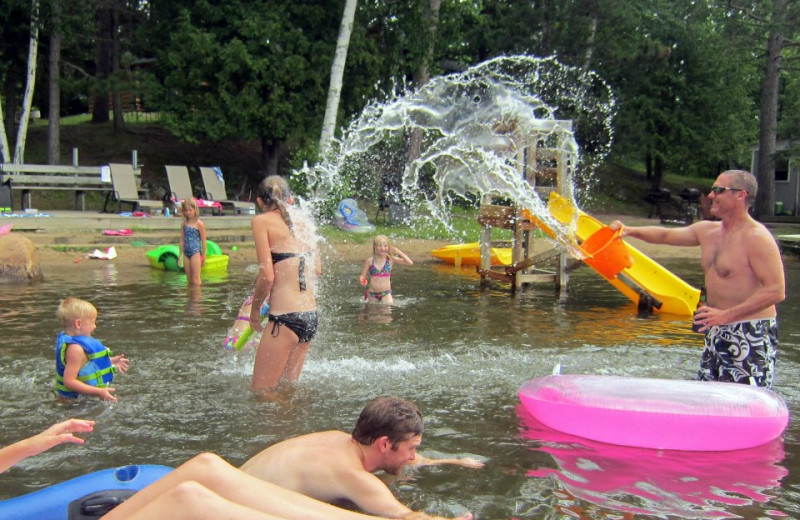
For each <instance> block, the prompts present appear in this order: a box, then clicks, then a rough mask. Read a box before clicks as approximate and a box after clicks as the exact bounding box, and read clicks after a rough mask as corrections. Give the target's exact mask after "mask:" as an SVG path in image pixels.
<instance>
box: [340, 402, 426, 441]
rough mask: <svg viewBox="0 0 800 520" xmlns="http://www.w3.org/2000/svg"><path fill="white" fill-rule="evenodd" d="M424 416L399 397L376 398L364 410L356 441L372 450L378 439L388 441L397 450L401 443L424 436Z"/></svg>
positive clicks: (357, 425) (357, 428)
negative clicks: (415, 436)
mask: <svg viewBox="0 0 800 520" xmlns="http://www.w3.org/2000/svg"><path fill="white" fill-rule="evenodd" d="M423 429H424V426H423V423H422V413H420V411H419V409H417V407H416V406H415V405H414V403H411V402H409V401H406V400H405V399H401V398H399V397H392V396H381V397H376V398H375V399H373V400H372V401H370V402H369V403H367V405H366V406H365V407H364V409H363V410H362V411H361V415H359V417H358V420H357V421H356V425H355V428H353V433H352V436H353V439H355V440H356V442H358V443H359V444H363V445H365V446H369V445H370V444H372V443H373V442H374V441H375V440H376V439H379V438H381V437H384V436H386V437H388V438H389V440H390V441H391V442H392V447H393V448H394V447H395V446H396V445H397V443H398V442H402V441H405V440H408V439H409V438H411V437H413V436H414V435H422V431H423Z"/></svg>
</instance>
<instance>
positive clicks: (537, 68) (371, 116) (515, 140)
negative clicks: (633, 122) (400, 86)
mask: <svg viewBox="0 0 800 520" xmlns="http://www.w3.org/2000/svg"><path fill="white" fill-rule="evenodd" d="M613 112H614V98H613V95H612V93H611V90H610V88H609V87H608V86H607V85H606V84H605V83H604V82H603V81H602V80H601V79H600V78H599V77H598V76H597V75H596V74H595V73H593V72H587V71H583V70H581V69H577V68H574V67H569V66H567V65H563V64H561V63H559V62H558V61H557V60H556V59H554V58H544V59H543V58H536V57H532V56H510V57H499V58H495V59H492V60H489V61H486V62H483V63H481V64H479V65H476V66H474V67H472V68H470V69H468V70H466V71H464V72H461V73H457V74H452V75H448V76H440V77H437V78H434V79H432V80H431V81H430V82H429V83H428V84H427V85H425V86H423V87H422V88H420V89H418V90H413V91H404V92H401V93H397V94H395V95H393V96H392V97H391V98H390V99H388V100H387V101H384V102H379V101H374V102H372V103H370V104H369V105H368V106H367V107H366V108H365V109H364V110H363V111H362V113H361V114H360V116H359V117H358V118H356V119H355V120H353V121H352V122H351V123H350V124H349V125H348V127H347V129H346V130H345V132H344V134H343V136H342V138H341V139H339V140H334V142H333V144H332V145H331V148H330V149H329V152H328V154H327V155H326V156H325V157H324V158H323V159H322V161H321V162H320V163H319V164H318V165H316V166H315V167H314V168H313V169H312V168H307V167H306V168H303V170H301V171H300V172H298V173H300V174H302V175H304V176H305V180H306V184H307V186H308V187H309V188H310V191H311V193H312V194H313V200H315V201H318V202H319V201H330V200H332V199H336V200H338V199H337V196H338V195H339V194H340V193H341V192H342V189H343V188H342V186H343V185H344V186H345V188H344V189H349V190H352V191H357V192H358V193H359V194H361V195H362V196H364V195H366V194H375V193H378V192H379V190H380V189H381V183H383V184H386V178H387V176H388V177H394V178H395V179H397V178H399V181H400V182H399V183H397V185H396V186H395V195H396V196H398V197H399V198H401V199H402V201H403V203H404V204H407V205H411V206H415V205H416V207H415V211H414V215H415V216H416V217H417V218H420V217H421V216H422V215H430V216H432V217H434V218H436V219H438V220H439V221H441V222H444V223H445V224H447V223H448V222H449V217H450V213H449V202H451V201H453V200H454V199H457V198H458V197H463V198H466V199H469V200H476V199H475V198H476V197H477V198H481V197H483V196H484V195H490V196H493V197H497V198H504V199H508V200H513V201H515V203H516V204H517V205H518V206H520V207H522V208H526V209H528V210H529V211H531V213H533V215H535V216H536V217H537V218H539V219H541V220H542V221H543V222H545V223H546V224H547V225H548V226H550V227H551V228H553V229H556V230H562V232H564V230H563V229H562V228H563V227H562V226H561V224H559V223H558V222H556V221H555V219H553V218H551V216H550V214H549V211H548V210H547V208H546V207H545V205H544V203H543V202H542V200H541V198H540V196H539V195H537V193H536V191H535V190H534V189H533V188H532V186H531V184H529V183H528V182H527V181H526V180H525V178H524V175H522V173H521V171H523V169H524V168H526V167H527V168H531V167H535V165H525V164H524V162H525V161H526V160H527V158H526V154H525V153H524V149H525V147H530V146H545V147H547V148H551V149H552V148H555V149H557V150H559V151H560V152H562V153H563V156H562V157H567V158H570V161H569V164H568V165H567V170H568V176H567V178H568V179H570V180H571V181H572V182H570V183H568V184H567V185H565V186H561V187H559V188H560V191H562V192H563V194H564V195H566V196H567V197H568V198H570V199H572V200H573V201H574V199H575V191H582V192H583V193H588V191H590V187H591V177H592V175H591V174H592V171H593V170H594V168H595V167H596V166H597V165H598V164H599V163H600V162H601V161H602V159H603V158H604V157H605V156H606V155H607V153H608V152H609V150H610V146H611V140H612V135H613V133H612V127H611V119H612V116H613ZM567 120H571V121H572V122H573V126H572V128H570V127H569V126H568V125H567V124H565V121H567ZM413 132H418V133H421V135H422V140H421V146H420V153H419V156H418V157H417V158H416V159H415V160H413V161H412V162H410V163H408V162H407V161H406V160H405V158H406V157H407V156H408V153H407V150H406V149H405V146H407V142H408V139H406V137H407V136H409V135H411V134H412V133H413ZM579 151H580V152H581V153H579ZM401 169H402V175H399V174H398V173H399V170H401ZM573 183H574V185H573ZM576 187H577V188H579V189H578V190H576V189H575V188H576ZM419 206H427V210H428V211H424V208H422V207H419ZM564 233H565V234H566V232H564Z"/></svg>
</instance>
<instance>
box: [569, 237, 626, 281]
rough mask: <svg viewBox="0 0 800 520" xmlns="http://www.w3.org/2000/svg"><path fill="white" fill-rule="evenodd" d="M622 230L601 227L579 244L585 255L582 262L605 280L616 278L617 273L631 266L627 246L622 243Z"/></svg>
mask: <svg viewBox="0 0 800 520" xmlns="http://www.w3.org/2000/svg"><path fill="white" fill-rule="evenodd" d="M621 233H622V228H620V229H617V230H613V229H611V228H610V227H608V226H603V227H601V228H600V229H598V230H597V231H595V232H594V233H592V234H591V235H589V237H588V238H587V239H586V240H585V241H584V242H583V244H581V249H583V251H584V253H586V258H585V259H584V262H586V263H587V264H588V265H590V266H591V267H593V268H594V269H595V271H597V272H598V273H600V274H602V275H603V276H605V277H606V278H609V279H612V278H616V277H617V275H618V274H619V273H621V272H622V271H623V270H624V269H627V268H628V267H630V266H631V265H633V259H632V258H631V255H630V253H629V252H628V246H626V245H625V242H623V241H622V238H621V237H620V234H621Z"/></svg>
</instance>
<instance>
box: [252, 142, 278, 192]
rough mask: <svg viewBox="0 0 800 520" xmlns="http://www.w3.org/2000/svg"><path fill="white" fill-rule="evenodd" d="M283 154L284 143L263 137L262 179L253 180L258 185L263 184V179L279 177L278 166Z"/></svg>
mask: <svg viewBox="0 0 800 520" xmlns="http://www.w3.org/2000/svg"><path fill="white" fill-rule="evenodd" d="M282 153H283V141H281V140H280V139H277V138H273V139H268V138H267V137H264V136H261V172H260V173H259V175H260V178H258V179H253V180H255V181H256V184H258V183H259V182H261V178H263V177H266V176H269V175H278V165H279V164H280V160H281V154H282Z"/></svg>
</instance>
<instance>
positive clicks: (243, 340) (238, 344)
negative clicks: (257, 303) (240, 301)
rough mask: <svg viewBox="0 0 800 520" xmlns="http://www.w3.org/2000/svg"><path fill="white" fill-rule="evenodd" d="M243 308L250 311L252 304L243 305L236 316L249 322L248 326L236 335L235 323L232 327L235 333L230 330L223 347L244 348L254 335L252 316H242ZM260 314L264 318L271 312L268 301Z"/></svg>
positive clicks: (239, 319) (228, 348)
mask: <svg viewBox="0 0 800 520" xmlns="http://www.w3.org/2000/svg"><path fill="white" fill-rule="evenodd" d="M243 310H247V311H249V310H250V306H249V305H245V306H242V309H241V310H240V311H239V315H238V316H236V321H237V322H239V321H243V322H248V325H247V327H245V329H244V330H243V331H242V333H241V334H240V335H239V336H238V337H237V336H236V335H235V332H234V329H235V328H236V324H234V326H233V327H231V332H233V334H231V333H230V332H229V333H228V336H227V337H226V338H225V340H224V341H223V342H222V347H223V348H225V349H227V350H242V349H243V348H244V347H245V345H247V342H248V341H250V338H251V337H252V336H253V333H254V332H255V331H254V330H253V328H252V327H251V326H250V324H249V321H250V317H249V316H242V313H243ZM259 314H260V315H261V318H262V320H263V319H264V318H266V317H267V314H269V303H268V302H264V305H262V306H261V312H260V313H259Z"/></svg>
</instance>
